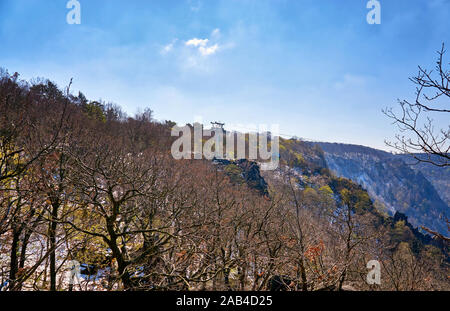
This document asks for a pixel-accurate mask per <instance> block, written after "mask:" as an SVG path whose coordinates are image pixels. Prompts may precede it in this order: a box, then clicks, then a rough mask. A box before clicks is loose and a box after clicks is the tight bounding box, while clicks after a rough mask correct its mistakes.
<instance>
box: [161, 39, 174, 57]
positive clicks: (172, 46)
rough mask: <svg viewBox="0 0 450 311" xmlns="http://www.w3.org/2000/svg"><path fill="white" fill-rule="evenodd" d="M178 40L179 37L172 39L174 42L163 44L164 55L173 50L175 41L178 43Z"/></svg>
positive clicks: (162, 51)
mask: <svg viewBox="0 0 450 311" xmlns="http://www.w3.org/2000/svg"><path fill="white" fill-rule="evenodd" d="M177 41H178V39H174V40H172V42H170V43H169V44H167V45H165V46H163V48H162V49H161V54H162V55H166V54H168V53H170V52H172V50H173V48H174V45H175V43H176V42H177Z"/></svg>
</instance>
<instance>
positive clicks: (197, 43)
mask: <svg viewBox="0 0 450 311" xmlns="http://www.w3.org/2000/svg"><path fill="white" fill-rule="evenodd" d="M208 41H209V40H208V39H197V38H194V39H191V40H189V41H187V42H186V45H187V46H195V47H197V46H200V47H204V46H206V44H208Z"/></svg>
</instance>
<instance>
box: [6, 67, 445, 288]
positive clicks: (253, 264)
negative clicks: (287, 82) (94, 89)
mask: <svg viewBox="0 0 450 311" xmlns="http://www.w3.org/2000/svg"><path fill="white" fill-rule="evenodd" d="M174 125H175V124H174V123H173V122H170V121H163V122H161V121H156V120H154V119H153V117H152V113H151V110H149V109H147V110H145V111H144V112H143V113H141V114H137V115H135V116H133V117H130V116H127V115H126V114H125V113H124V112H123V111H122V110H121V109H120V107H119V106H116V105H112V104H106V103H101V102H96V101H90V100H88V99H87V98H86V97H85V96H84V95H83V94H82V93H79V94H78V95H73V94H71V93H70V88H69V87H68V88H67V89H64V90H61V89H60V88H58V87H57V86H56V85H55V84H54V83H52V82H50V81H45V80H41V81H37V82H34V83H30V82H26V81H22V80H20V78H19V75H18V74H14V75H9V74H8V73H7V72H6V71H2V72H1V75H0V289H1V290H11V291H15V290H267V289H269V288H270V284H271V280H273V278H274V277H279V276H282V277H283V279H284V280H288V282H286V284H284V285H283V286H284V287H285V289H286V290H302V291H316V290H449V283H448V279H447V275H448V272H449V270H448V269H449V257H448V245H446V244H444V242H443V241H435V240H432V239H431V238H430V237H429V236H425V235H423V234H421V233H420V232H419V231H417V230H416V229H414V227H413V226H412V225H411V224H410V223H409V222H408V219H407V218H406V217H405V216H404V215H402V214H400V213H397V214H395V215H394V217H391V216H389V215H388V214H386V213H385V210H384V209H383V208H381V207H380V206H378V205H377V204H374V203H373V201H372V199H371V198H370V196H369V194H368V192H367V191H366V190H365V189H364V188H363V187H362V186H361V185H359V184H357V183H355V182H353V181H351V180H350V179H346V178H342V177H337V176H335V175H334V174H333V173H332V172H331V170H330V169H329V165H328V164H327V161H326V154H324V152H323V151H322V149H321V148H320V147H318V146H311V145H310V144H308V143H305V142H302V141H300V140H295V139H290V140H286V139H280V166H279V168H278V169H277V170H275V171H264V172H263V171H260V170H259V165H258V163H257V162H254V161H249V160H247V159H239V160H236V161H233V160H223V161H217V160H216V161H208V160H206V159H202V160H175V159H174V158H173V157H172V155H171V152H170V148H171V145H172V142H173V141H174V139H175V138H174V137H171V136H170V132H171V129H172V127H173V126H174ZM384 186H385V185H383V184H382V185H379V187H380V188H382V187H384ZM421 186H422V185H421ZM421 186H420V187H421ZM424 213H429V214H430V215H432V214H433V213H434V210H432V209H431V210H426V209H424ZM374 259H375V260H378V261H379V262H380V263H381V266H382V273H383V274H382V283H381V285H368V284H367V283H366V276H367V272H368V270H367V267H366V265H367V262H368V261H370V260H374ZM72 261H77V262H79V263H81V266H82V269H81V280H80V281H81V282H80V283H79V284H78V283H77V284H75V285H72V284H69V282H68V280H69V270H70V263H71V262H72Z"/></svg>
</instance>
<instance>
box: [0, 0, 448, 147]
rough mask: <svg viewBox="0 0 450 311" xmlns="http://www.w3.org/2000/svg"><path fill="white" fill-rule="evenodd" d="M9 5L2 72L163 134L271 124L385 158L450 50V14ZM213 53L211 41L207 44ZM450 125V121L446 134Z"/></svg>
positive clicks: (410, 3) (301, 7)
mask: <svg viewBox="0 0 450 311" xmlns="http://www.w3.org/2000/svg"><path fill="white" fill-rule="evenodd" d="M79 2H80V3H81V19H82V20H81V25H68V24H67V23H66V14H67V13H68V11H69V10H68V9H66V3H67V0H52V1H48V0H0V42H1V43H0V44H1V48H0V66H1V67H4V68H6V69H8V70H9V71H10V72H15V71H17V72H19V73H20V74H21V76H22V78H24V79H30V78H34V77H45V78H49V79H50V80H53V81H55V82H57V84H58V85H59V86H65V85H67V83H68V82H69V80H70V78H71V77H73V78H74V84H73V88H72V90H73V92H74V93H77V92H78V90H81V91H82V92H83V93H85V95H86V96H87V97H88V98H90V99H93V100H94V99H95V100H97V99H102V100H104V101H108V102H114V103H117V104H119V105H121V106H122V107H123V108H124V110H125V111H127V112H128V113H129V114H134V113H135V112H136V111H137V110H138V109H143V108H145V107H150V108H151V109H153V110H154V112H155V117H156V118H157V119H159V120H166V119H170V120H173V121H176V122H179V123H186V122H189V123H191V122H193V121H194V118H195V117H202V118H203V120H204V122H208V123H209V121H215V120H217V121H223V122H225V123H227V124H238V123H240V124H244V125H248V124H255V125H257V124H261V123H265V124H273V123H278V124H279V125H280V131H281V132H282V133H287V134H295V135H297V136H299V137H305V138H310V139H316V140H321V141H333V142H346V143H356V144H363V145H367V146H372V147H376V148H383V149H386V147H385V145H384V143H383V141H384V139H386V138H391V137H393V135H394V133H395V128H394V127H393V126H391V125H390V121H389V120H388V119H387V118H386V117H385V116H384V115H383V114H382V112H381V110H382V109H383V108H385V107H389V106H396V100H397V98H406V99H408V98H409V99H411V98H412V97H413V92H414V86H413V85H412V84H411V83H410V82H409V81H408V77H409V76H412V75H414V74H415V73H416V72H417V65H419V64H420V65H423V66H426V67H433V66H434V61H435V56H436V51H437V50H438V49H439V48H440V46H441V44H442V42H446V43H447V45H449V46H450V34H449V30H450V0H426V1H425V0H380V2H381V10H382V17H381V25H369V24H367V22H366V15H367V13H368V11H369V10H368V9H367V8H366V3H367V1H366V0H339V1H336V0H272V1H266V0H222V1H220V0H217V1H215V0H208V1H207V0H179V1H174V0H165V1H156V0H155V1H148V0H145V1H144V0H143V1H140V0H132V1H124V0H123V1H122V0H120V1H119V0H79ZM206 39H207V40H206ZM438 122H441V124H442V125H446V123H445V122H447V120H438Z"/></svg>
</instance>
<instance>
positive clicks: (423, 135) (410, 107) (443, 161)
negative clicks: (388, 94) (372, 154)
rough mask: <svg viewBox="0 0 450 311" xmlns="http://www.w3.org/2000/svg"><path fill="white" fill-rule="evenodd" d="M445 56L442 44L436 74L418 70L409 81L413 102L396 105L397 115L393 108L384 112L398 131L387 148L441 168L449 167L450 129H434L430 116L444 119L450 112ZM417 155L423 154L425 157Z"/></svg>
mask: <svg viewBox="0 0 450 311" xmlns="http://www.w3.org/2000/svg"><path fill="white" fill-rule="evenodd" d="M445 52H446V51H445V48H444V44H442V48H441V50H440V51H438V60H437V62H436V68H435V70H427V69H424V68H422V67H421V66H419V72H418V74H417V75H416V76H415V77H412V78H410V80H411V81H412V82H413V83H414V84H415V85H416V98H415V100H414V102H410V101H408V100H402V101H399V103H400V108H401V113H400V114H397V113H396V112H394V111H393V110H392V108H390V109H386V110H383V112H384V114H386V115H387V116H388V117H389V118H391V119H392V120H393V121H394V124H396V125H397V126H398V128H399V130H400V133H399V134H397V135H396V140H395V141H394V142H391V141H386V144H387V145H388V146H390V147H393V148H394V149H396V150H398V151H400V152H402V153H406V154H411V155H412V156H413V157H414V159H416V160H417V161H418V162H426V163H431V164H433V165H436V166H440V167H447V166H450V162H449V160H450V153H449V151H450V143H449V138H450V125H448V127H447V128H445V127H443V128H441V129H436V128H435V122H434V119H433V116H437V117H443V116H444V118H445V115H447V114H448V113H449V112H450V109H449V108H450V107H449V103H450V101H449V99H450V86H449V80H450V71H449V69H448V68H446V67H445V62H444V55H445ZM447 121H448V115H447ZM417 153H424V154H425V157H424V156H423V155H419V154H417Z"/></svg>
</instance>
